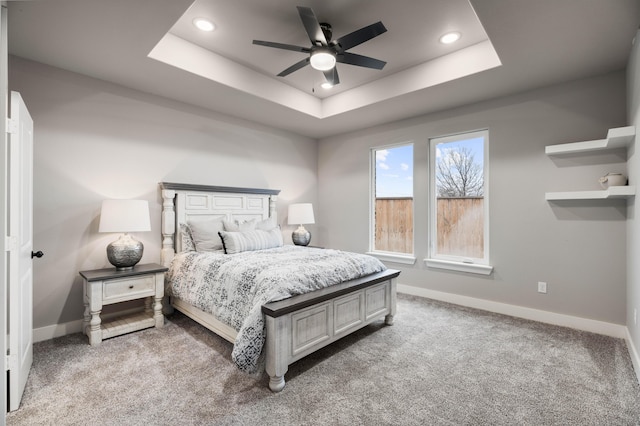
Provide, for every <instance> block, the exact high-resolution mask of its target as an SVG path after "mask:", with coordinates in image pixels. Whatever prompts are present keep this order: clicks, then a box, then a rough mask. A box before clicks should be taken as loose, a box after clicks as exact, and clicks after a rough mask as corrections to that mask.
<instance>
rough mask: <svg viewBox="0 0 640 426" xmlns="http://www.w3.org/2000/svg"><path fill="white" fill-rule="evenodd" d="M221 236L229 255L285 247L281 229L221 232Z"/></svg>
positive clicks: (225, 250)
mask: <svg viewBox="0 0 640 426" xmlns="http://www.w3.org/2000/svg"><path fill="white" fill-rule="evenodd" d="M219 234H220V239H221V240H222V244H223V245H224V252H225V253H227V254H234V253H240V252H243V251H252V250H264V249H268V248H274V247H282V246H283V245H284V241H283V239H282V232H280V228H274V229H272V230H271V231H263V230H261V229H256V230H253V231H246V232H226V231H220V232H219Z"/></svg>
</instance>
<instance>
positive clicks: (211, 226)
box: [189, 217, 224, 251]
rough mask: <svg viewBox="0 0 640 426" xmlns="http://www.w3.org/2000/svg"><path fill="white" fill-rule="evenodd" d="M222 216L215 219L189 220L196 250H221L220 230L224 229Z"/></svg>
mask: <svg viewBox="0 0 640 426" xmlns="http://www.w3.org/2000/svg"><path fill="white" fill-rule="evenodd" d="M222 219H223V218H222V217H219V218H215V219H204V220H193V221H189V228H191V238H192V239H193V244H194V245H195V246H196V251H220V250H222V240H220V235H218V232H220V231H222V230H224V228H223V225H222Z"/></svg>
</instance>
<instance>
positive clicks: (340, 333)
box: [263, 270, 399, 392]
mask: <svg viewBox="0 0 640 426" xmlns="http://www.w3.org/2000/svg"><path fill="white" fill-rule="evenodd" d="M398 274H399V273H398V272H397V271H390V270H388V271H385V272H383V273H379V274H374V276H375V277H377V279H383V281H381V282H377V283H375V284H373V285H371V286H370V287H368V285H369V284H368V283H367V282H366V280H364V281H363V282H362V283H361V284H362V286H360V287H358V286H355V287H356V288H355V289H354V290H349V291H348V292H347V293H346V295H343V296H336V297H330V298H329V299H327V300H323V301H321V302H318V303H313V300H312V299H310V303H313V304H311V305H310V306H307V307H305V308H302V309H296V310H294V311H292V312H290V313H285V314H282V315H279V314H280V313H281V312H284V311H287V310H289V306H290V304H295V303H296V299H298V298H301V296H307V295H301V296H295V297H292V298H291V299H287V300H286V301H281V302H275V303H270V304H267V305H265V307H266V308H268V307H272V308H273V310H272V311H271V312H270V313H267V312H266V310H265V309H264V308H263V312H264V313H265V323H266V327H267V341H266V366H265V367H266V371H267V374H269V377H270V379H269V388H270V389H271V390H272V391H274V392H279V391H281V390H282V389H283V388H284V386H285V380H284V375H285V373H286V372H287V370H288V368H289V365H290V364H291V363H293V362H295V361H297V360H299V359H300V358H303V357H305V356H307V355H309V354H310V353H313V352H315V351H317V350H318V349H321V348H323V347H325V346H327V345H328V344H330V343H333V342H335V341H336V340H338V339H340V338H342V337H344V336H346V335H348V334H350V333H353V332H354V331H356V330H359V329H361V328H362V327H364V326H366V325H368V324H371V323H372V322H374V321H377V320H379V319H381V318H384V319H385V323H386V324H387V325H391V324H393V316H394V315H395V312H396V303H395V301H396V286H397V283H396V277H397V276H398ZM354 281H357V280H354ZM329 289H331V287H330V288H329ZM323 290H327V289H323ZM340 290H342V289H340V288H338V291H337V292H338V293H341V291H340ZM325 296H330V292H328V294H326V295H325ZM283 302H284V303H283ZM287 302H288V303H289V304H287Z"/></svg>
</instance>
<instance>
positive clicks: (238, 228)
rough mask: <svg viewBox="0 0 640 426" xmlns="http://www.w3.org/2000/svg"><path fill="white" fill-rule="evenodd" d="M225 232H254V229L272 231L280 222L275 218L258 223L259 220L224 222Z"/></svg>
mask: <svg viewBox="0 0 640 426" xmlns="http://www.w3.org/2000/svg"><path fill="white" fill-rule="evenodd" d="M222 222H223V223H224V230H225V231H227V232H244V231H253V230H254V229H260V230H262V231H271V230H272V229H274V228H276V227H277V226H278V222H276V219H275V218H273V217H269V218H267V219H265V220H261V221H258V220H257V219H251V220H245V221H242V222H240V221H238V220H226V219H225V220H223V221H222Z"/></svg>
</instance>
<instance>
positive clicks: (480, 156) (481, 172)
mask: <svg viewBox="0 0 640 426" xmlns="http://www.w3.org/2000/svg"><path fill="white" fill-rule="evenodd" d="M488 138H489V132H488V131H487V130H482V131H477V132H471V133H463V134H458V135H453V136H446V137H440V138H435V139H431V141H430V181H431V191H430V194H431V195H430V198H431V202H430V203H429V205H430V208H429V210H430V211H429V214H430V221H429V222H430V227H429V229H430V244H429V246H430V254H429V257H430V260H443V261H445V262H447V261H448V262H459V263H464V264H479V265H488V263H489V261H488V260H489V259H488V256H489V254H488V251H489V250H488V247H489V244H488V235H489V233H488V217H489V216H488V214H487V211H488V198H487V186H486V185H485V182H487V155H486V154H487V152H488V151H487V150H488ZM427 264H428V265H429V266H435V267H438V264H437V262H434V263H431V264H430V263H429V262H427ZM489 272H490V270H489ZM481 273H484V272H483V271H481Z"/></svg>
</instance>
